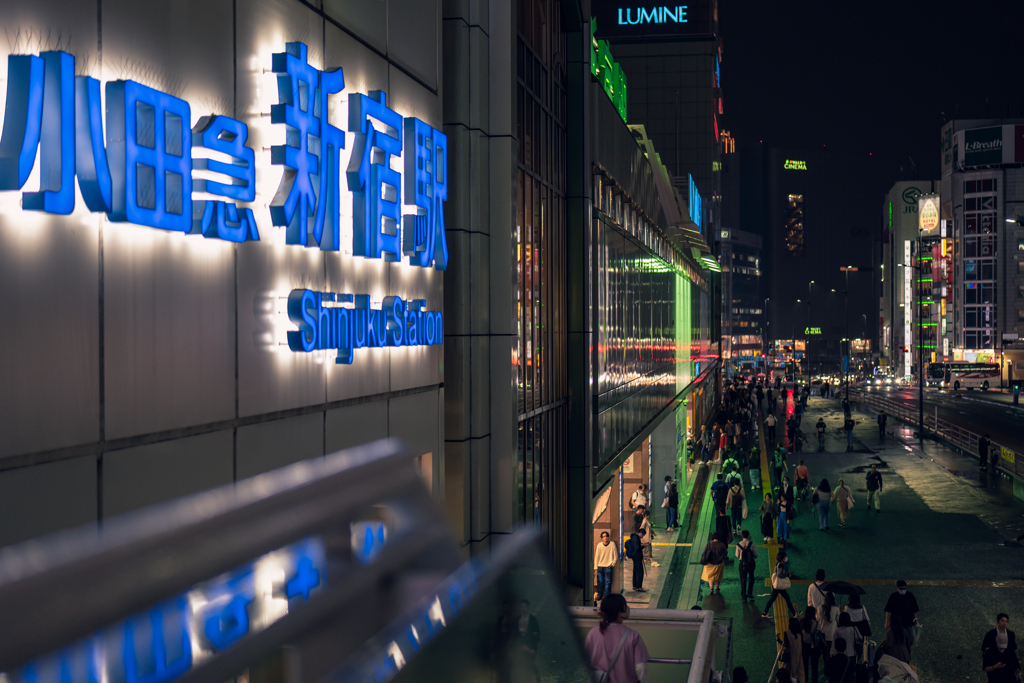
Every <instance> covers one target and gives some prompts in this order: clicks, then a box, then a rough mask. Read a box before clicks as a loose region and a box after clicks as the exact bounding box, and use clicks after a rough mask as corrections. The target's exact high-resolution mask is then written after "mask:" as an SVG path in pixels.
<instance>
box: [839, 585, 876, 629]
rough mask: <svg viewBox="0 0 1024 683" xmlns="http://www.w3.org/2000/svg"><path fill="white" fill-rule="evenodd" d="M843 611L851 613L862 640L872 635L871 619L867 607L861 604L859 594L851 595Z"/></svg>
mask: <svg viewBox="0 0 1024 683" xmlns="http://www.w3.org/2000/svg"><path fill="white" fill-rule="evenodd" d="M843 612H844V613H845V614H849V615H850V622H851V623H852V626H853V627H854V628H855V629H857V633H858V634H860V639H861V640H863V639H864V638H870V637H871V619H870V618H869V617H868V610H867V608H866V607H864V606H863V605H861V604H860V596H859V595H857V594H856V593H854V594H853V595H851V596H850V599H849V601H848V602H847V604H846V607H844V608H843Z"/></svg>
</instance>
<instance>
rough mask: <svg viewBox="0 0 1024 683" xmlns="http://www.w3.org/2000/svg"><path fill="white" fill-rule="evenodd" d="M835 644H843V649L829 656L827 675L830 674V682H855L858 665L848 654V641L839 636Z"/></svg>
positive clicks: (826, 666) (826, 668) (826, 667)
mask: <svg viewBox="0 0 1024 683" xmlns="http://www.w3.org/2000/svg"><path fill="white" fill-rule="evenodd" d="M835 644H836V645H839V646H841V650H840V651H839V652H837V653H836V654H834V655H832V656H831V657H829V658H828V662H827V663H826V664H825V675H826V676H828V681H829V683H854V681H855V680H856V665H855V664H854V662H853V658H852V657H849V656H847V655H846V641H845V640H844V639H842V638H839V639H838V641H837V642H836V643H835Z"/></svg>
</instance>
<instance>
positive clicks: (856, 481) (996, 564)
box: [677, 397, 1024, 683]
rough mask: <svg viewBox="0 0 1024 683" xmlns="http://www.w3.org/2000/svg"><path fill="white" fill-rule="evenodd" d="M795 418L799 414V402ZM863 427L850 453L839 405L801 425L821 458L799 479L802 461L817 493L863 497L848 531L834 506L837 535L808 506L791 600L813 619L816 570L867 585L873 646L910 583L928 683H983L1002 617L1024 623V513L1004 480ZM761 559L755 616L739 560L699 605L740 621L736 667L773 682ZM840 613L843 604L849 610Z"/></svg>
mask: <svg viewBox="0 0 1024 683" xmlns="http://www.w3.org/2000/svg"><path fill="white" fill-rule="evenodd" d="M786 408H787V409H788V410H791V409H792V401H790V403H789V405H788V406H786ZM779 412H781V406H780V408H779ZM819 416H821V417H824V419H825V422H826V423H827V424H828V426H829V431H828V434H827V437H826V442H825V450H824V452H822V453H818V452H816V451H817V443H816V438H814V428H813V425H814V423H815V422H816V421H817V419H818V417H819ZM854 418H855V419H856V420H857V425H856V427H855V428H854V447H853V450H852V451H851V452H847V451H846V438H845V436H844V435H843V434H842V433H841V431H839V430H840V428H841V426H842V420H843V415H842V409H841V404H840V402H839V401H838V400H831V399H828V400H826V399H821V398H817V397H812V398H811V399H810V401H809V403H808V411H807V413H806V414H805V416H804V419H803V424H802V429H803V430H804V432H805V434H807V435H808V436H809V437H811V438H810V441H811V445H812V451H805V452H803V453H794V454H792V455H791V456H790V458H789V465H790V468H791V470H792V469H793V468H795V466H796V464H797V463H798V462H799V460H800V459H801V458H802V459H804V461H805V464H806V465H807V467H808V469H809V471H810V474H811V483H812V484H813V485H818V484H819V483H820V481H821V480H822V479H823V478H827V479H828V480H829V482H830V484H831V485H832V487H833V488H834V487H835V485H836V484H837V482H838V479H840V478H843V479H844V480H845V483H846V484H847V485H848V486H850V488H851V490H852V492H853V497H854V507H853V509H852V510H851V512H850V518H849V520H848V527H847V528H846V529H845V530H844V529H840V528H839V525H838V519H836V517H837V512H836V510H835V507H834V506H833V508H832V512H831V515H832V517H833V520H832V524H831V527H832V531H830V532H821V531H819V530H818V524H817V519H816V513H812V512H811V509H810V503H802V504H800V503H798V504H797V506H796V507H797V511H796V512H797V515H796V518H795V519H794V520H793V522H792V525H791V526H792V533H791V539H790V545H789V548H788V549H787V552H788V553H789V556H790V568H791V570H792V572H793V574H794V582H793V583H794V585H793V587H792V588H791V589H790V590H789V594H790V597H791V598H792V601H793V604H794V606H795V607H796V608H797V609H798V610H803V609H804V607H805V606H806V604H807V585H808V583H809V581H810V580H811V579H813V577H814V573H815V570H816V569H819V568H820V569H823V570H824V571H825V573H826V578H827V579H828V580H847V581H850V582H851V583H856V584H858V585H861V586H862V587H863V588H864V590H865V591H866V593H867V594H866V595H865V596H863V603H864V605H865V606H866V608H867V610H868V613H869V616H870V618H871V621H872V626H873V629H874V633H873V636H872V637H871V640H874V641H875V642H880V641H881V640H882V638H884V631H883V624H884V616H885V615H884V612H883V609H882V608H883V606H884V605H885V601H886V599H887V596H888V595H889V594H890V593H891V592H892V591H893V589H894V583H895V581H896V579H900V578H902V579H905V580H906V581H907V582H908V583H910V584H911V588H910V590H911V592H913V593H914V594H915V596H916V597H917V600H918V602H919V604H920V606H921V615H920V621H921V623H922V625H923V626H924V637H923V639H922V641H921V643H920V644H919V645H918V646H916V647H915V648H914V650H913V659H912V662H913V663H914V664H915V666H917V667H918V669H919V673H920V679H921V681H928V682H929V683H933V682H935V681H941V682H946V681H949V682H950V683H952V682H953V681H964V680H968V679H981V678H982V676H983V673H982V671H981V665H980V657H979V656H978V650H979V648H980V644H981V638H982V636H983V635H984V634H985V632H987V631H988V630H989V629H991V628H992V627H993V623H994V618H995V614H996V613H998V612H1000V611H1006V612H1008V613H1010V615H1011V621H1012V622H1013V623H1018V622H1020V621H1021V620H1024V611H1021V610H1020V609H1019V607H1018V606H1019V605H1020V604H1021V603H1022V602H1024V580H1022V579H1024V577H1022V573H1024V572H1022V571H1021V569H1020V563H1021V561H1022V560H1024V551H1022V549H1021V548H1020V547H1007V546H1006V545H1004V541H1005V540H1006V539H1009V538H1012V537H1013V536H1016V535H1017V534H1018V533H1020V532H1021V531H1022V530H1024V503H1022V502H1021V501H1019V500H1017V499H1014V498H1013V497H1012V494H1011V493H1010V492H1009V490H1008V487H1009V485H1008V483H1007V482H1006V481H1005V480H1002V479H1000V478H998V477H992V478H989V477H985V476H980V477H979V476H978V475H977V472H976V470H977V463H976V461H971V460H970V459H969V458H964V457H962V456H960V455H958V454H956V453H955V452H953V451H951V450H950V449H948V448H945V447H943V446H941V445H939V444H936V443H934V442H926V443H925V445H924V448H923V450H922V449H920V448H919V447H918V446H917V443H916V442H914V441H911V440H908V438H907V437H908V436H909V434H908V429H907V428H904V427H903V426H901V425H897V424H894V423H893V422H890V424H889V432H890V434H889V435H888V436H887V438H886V439H885V440H884V441H882V440H880V439H879V436H878V429H877V426H876V424H875V421H874V415H873V414H867V413H858V412H855V413H854ZM780 436H781V431H780ZM872 464H877V465H878V466H879V467H878V469H879V471H881V472H882V480H883V487H884V494H883V496H882V501H881V505H882V512H881V513H876V512H874V511H870V512H869V511H868V510H867V506H866V502H867V492H866V487H865V476H866V473H867V472H868V471H869V470H870V467H871V465H872ZM748 495H749V493H748ZM749 502H750V501H749V499H748V507H750V511H751V512H750V515H749V516H748V518H747V519H746V520H745V521H744V524H743V527H744V528H745V529H748V530H750V531H751V535H752V536H754V534H757V536H756V537H755V538H756V540H760V534H759V530H758V525H759V519H758V515H757V512H756V505H754V506H750V505H749ZM758 553H759V557H758V562H757V573H756V584H755V585H756V589H755V596H757V602H756V603H755V604H751V603H743V602H741V601H740V599H739V586H738V585H737V584H738V570H737V567H736V561H735V559H734V558H733V556H732V549H730V556H729V560H728V562H727V564H726V571H725V583H724V584H723V587H722V595H717V594H716V595H711V596H708V595H703V596H702V597H701V598H700V605H701V607H702V608H704V609H712V610H714V611H715V612H716V616H718V617H731V618H732V619H733V644H734V645H733V665H734V666H745V667H746V668H747V671H748V673H750V675H751V676H752V677H755V678H756V677H757V676H761V675H764V676H767V674H768V670H769V668H770V667H771V663H772V661H773V660H774V658H775V654H776V647H775V636H776V628H777V626H780V625H781V624H776V623H774V622H773V621H769V620H766V619H762V618H761V617H760V614H761V612H762V610H763V609H764V607H765V605H764V604H763V602H762V601H765V600H767V597H768V594H769V592H770V588H769V587H768V586H767V585H766V579H767V576H768V575H769V573H770V571H769V567H770V557H769V555H770V554H772V553H770V551H769V549H765V548H758ZM706 590H707V589H706V587H705V588H704V590H703V593H706ZM841 602H842V603H843V604H845V598H843V599H842V600H841ZM691 604H693V603H691ZM677 606H678V607H681V608H688V607H690V606H691V605H690V604H687V605H683V604H679V605H677ZM809 679H810V677H808V680H809Z"/></svg>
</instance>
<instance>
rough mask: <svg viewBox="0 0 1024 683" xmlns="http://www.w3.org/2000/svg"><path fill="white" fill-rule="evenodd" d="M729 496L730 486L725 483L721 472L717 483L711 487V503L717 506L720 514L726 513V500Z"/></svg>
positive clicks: (716, 480)
mask: <svg viewBox="0 0 1024 683" xmlns="http://www.w3.org/2000/svg"><path fill="white" fill-rule="evenodd" d="M728 494H729V485H728V484H726V483H725V480H724V479H723V477H722V473H721V472H719V473H718V476H717V478H716V479H715V483H714V484H712V485H711V502H713V503H714V504H715V509H716V510H718V512H722V513H724V512H725V498H726V496H727V495H728Z"/></svg>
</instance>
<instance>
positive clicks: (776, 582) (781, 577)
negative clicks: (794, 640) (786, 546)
mask: <svg viewBox="0 0 1024 683" xmlns="http://www.w3.org/2000/svg"><path fill="white" fill-rule="evenodd" d="M777 559H778V562H777V563H776V565H775V571H773V572H772V594H771V595H770V596H769V597H768V602H767V603H766V604H765V606H764V611H763V612H762V613H761V616H762V617H764V618H765V619H772V618H773V617H770V616H768V610H769V609H771V607H772V605H774V604H775V598H777V597H779V596H782V599H783V600H785V601H786V605H787V606H788V607H789V611H790V612H791V613H792V615H793V618H794V619H795V618H797V617H798V616H799V612H797V611H796V608H795V607H793V601H792V600H790V599H789V592H788V591H789V587H790V586H792V585H793V582H792V581H790V579H789V570H788V569H787V568H786V566H785V565H786V559H787V558H786V553H785V552H784V551H781V550H780V551H779V555H778V558H777Z"/></svg>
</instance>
